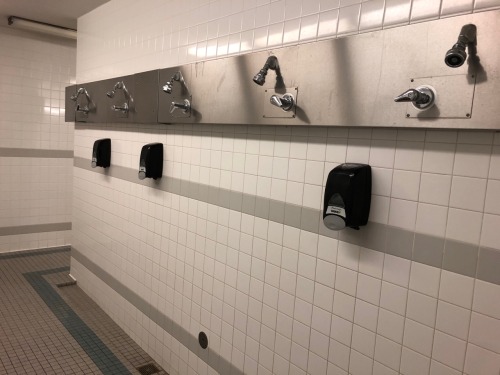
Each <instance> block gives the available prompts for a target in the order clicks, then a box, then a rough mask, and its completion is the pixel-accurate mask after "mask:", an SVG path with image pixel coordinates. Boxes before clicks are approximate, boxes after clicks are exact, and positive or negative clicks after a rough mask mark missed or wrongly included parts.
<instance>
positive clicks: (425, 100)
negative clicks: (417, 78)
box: [394, 86, 436, 110]
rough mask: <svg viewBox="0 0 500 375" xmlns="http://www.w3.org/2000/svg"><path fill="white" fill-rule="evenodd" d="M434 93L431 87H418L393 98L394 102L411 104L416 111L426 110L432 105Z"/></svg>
mask: <svg viewBox="0 0 500 375" xmlns="http://www.w3.org/2000/svg"><path fill="white" fill-rule="evenodd" d="M435 99H436V92H435V90H434V88H432V87H431V86H419V87H416V88H414V89H409V90H406V91H405V92H404V93H402V94H401V95H398V96H397V97H395V98H394V101H395V102H411V103H412V104H413V106H414V107H415V108H417V109H421V110H422V109H428V108H430V107H432V106H433V105H434V101H435Z"/></svg>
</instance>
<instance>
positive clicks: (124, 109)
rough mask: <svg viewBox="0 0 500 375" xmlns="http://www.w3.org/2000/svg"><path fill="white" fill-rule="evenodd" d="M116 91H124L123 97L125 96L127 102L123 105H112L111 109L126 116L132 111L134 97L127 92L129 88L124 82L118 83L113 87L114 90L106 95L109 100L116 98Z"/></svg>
mask: <svg viewBox="0 0 500 375" xmlns="http://www.w3.org/2000/svg"><path fill="white" fill-rule="evenodd" d="M116 90H122V91H123V95H124V96H125V102H124V103H123V104H122V105H112V106H111V109H112V110H113V111H117V112H118V111H120V112H122V113H124V114H128V111H129V110H130V103H131V102H133V99H132V96H131V95H130V93H129V92H128V90H127V87H126V86H125V83H123V81H120V82H116V83H115V86H114V87H113V90H111V91H108V92H107V93H106V95H107V97H108V98H111V99H112V98H114V97H115V94H116Z"/></svg>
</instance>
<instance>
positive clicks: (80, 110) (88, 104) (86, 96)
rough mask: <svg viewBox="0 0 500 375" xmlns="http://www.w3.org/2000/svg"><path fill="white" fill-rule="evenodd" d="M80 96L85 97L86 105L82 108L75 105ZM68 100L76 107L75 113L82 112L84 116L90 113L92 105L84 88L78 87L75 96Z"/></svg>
mask: <svg viewBox="0 0 500 375" xmlns="http://www.w3.org/2000/svg"><path fill="white" fill-rule="evenodd" d="M81 94H83V95H85V98H86V99H87V105H85V106H83V107H82V106H80V104H78V103H76V101H77V100H78V97H79V96H80V95H81ZM70 99H71V100H73V101H74V102H75V103H76V106H75V111H76V112H83V113H85V114H88V113H89V112H90V104H91V103H92V101H91V100H90V95H89V93H88V92H87V90H86V89H85V88H84V87H80V88H79V89H78V91H77V92H76V94H75V95H72V96H71V98H70Z"/></svg>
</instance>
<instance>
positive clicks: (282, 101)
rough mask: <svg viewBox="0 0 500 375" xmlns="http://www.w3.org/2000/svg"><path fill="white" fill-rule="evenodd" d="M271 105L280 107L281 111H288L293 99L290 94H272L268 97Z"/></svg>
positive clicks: (292, 104) (293, 102)
mask: <svg viewBox="0 0 500 375" xmlns="http://www.w3.org/2000/svg"><path fill="white" fill-rule="evenodd" d="M270 102H271V104H272V105H274V106H276V107H279V108H281V109H282V110H283V111H285V112H286V111H289V110H291V109H292V108H293V106H294V105H295V99H294V97H293V95H292V94H288V93H287V94H285V95H283V96H282V97H281V98H280V97H279V96H278V95H272V96H271V98H270Z"/></svg>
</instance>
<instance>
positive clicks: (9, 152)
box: [0, 147, 73, 159]
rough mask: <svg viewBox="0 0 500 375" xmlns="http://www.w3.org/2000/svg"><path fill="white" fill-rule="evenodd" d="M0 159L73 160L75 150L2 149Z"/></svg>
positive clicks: (0, 149) (0, 148)
mask: <svg viewBox="0 0 500 375" xmlns="http://www.w3.org/2000/svg"><path fill="white" fill-rule="evenodd" d="M0 157H7V158H60V159H71V158H72V157H73V150H44V149H32V148H2V147H0Z"/></svg>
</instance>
